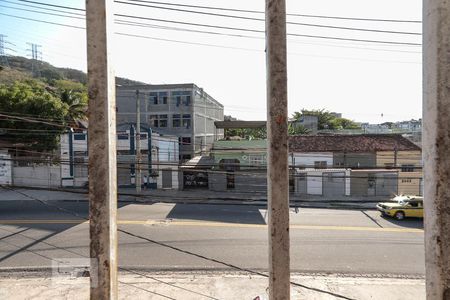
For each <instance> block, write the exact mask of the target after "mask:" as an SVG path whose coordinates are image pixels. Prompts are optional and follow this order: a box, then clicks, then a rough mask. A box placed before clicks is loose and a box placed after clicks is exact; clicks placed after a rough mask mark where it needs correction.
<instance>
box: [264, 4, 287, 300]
mask: <svg viewBox="0 0 450 300" xmlns="http://www.w3.org/2000/svg"><path fill="white" fill-rule="evenodd" d="M266 51H267V53H266V60H267V140H268V148H267V150H268V153H267V157H268V167H267V177H268V211H269V212H268V216H269V299H271V300H274V299H277V300H285V299H290V270H289V166H288V135H287V134H288V118H287V60H286V3H285V0H266Z"/></svg>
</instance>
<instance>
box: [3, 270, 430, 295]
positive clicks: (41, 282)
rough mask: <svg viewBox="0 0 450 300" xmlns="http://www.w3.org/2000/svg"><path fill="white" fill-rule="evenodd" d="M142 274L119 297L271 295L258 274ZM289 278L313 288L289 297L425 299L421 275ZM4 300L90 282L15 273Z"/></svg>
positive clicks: (76, 289) (84, 291)
mask: <svg viewBox="0 0 450 300" xmlns="http://www.w3.org/2000/svg"><path fill="white" fill-rule="evenodd" d="M143 275H145V276H140V275H134V274H131V275H130V274H129V273H127V274H119V281H120V284H119V299H133V300H136V299H183V300H188V299H192V300H194V299H195V300H197V299H230V300H231V299H232V300H235V299H238V300H246V299H248V300H253V299H255V298H256V297H257V296H259V297H260V299H268V296H267V284H268V282H267V278H263V277H260V276H254V275H244V274H238V273H211V272H204V273H198V272H196V273H145V274H143ZM3 276H4V275H3ZM14 276H16V277H14ZM291 280H292V281H293V282H296V283H299V284H301V285H304V286H307V287H308V288H313V289H314V290H311V289H308V288H302V287H294V286H292V289H291V295H292V296H291V299H307V300H315V299H317V300H323V299H359V300H364V299H383V300H384V299H390V300H396V299H404V300H410V299H415V300H420V299H425V285H424V280H423V279H400V278H367V277H340V276H336V275H328V276H324V275H294V274H293V275H292V277H291ZM333 294H334V295H333ZM339 295H340V296H342V297H339ZM0 299H33V300H34V299H36V300H38V299H52V300H57V299H68V300H70V299H76V300H82V299H89V280H88V278H85V277H84V278H83V277H79V278H56V279H55V278H51V276H47V277H42V276H41V277H17V275H14V274H11V277H7V278H5V277H3V278H1V280H0Z"/></svg>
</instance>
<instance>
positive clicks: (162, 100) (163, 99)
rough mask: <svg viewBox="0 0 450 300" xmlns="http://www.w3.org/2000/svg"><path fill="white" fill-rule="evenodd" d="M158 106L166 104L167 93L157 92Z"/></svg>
mask: <svg viewBox="0 0 450 300" xmlns="http://www.w3.org/2000/svg"><path fill="white" fill-rule="evenodd" d="M158 96H159V104H167V98H168V97H167V92H159V95H158Z"/></svg>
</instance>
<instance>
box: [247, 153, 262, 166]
mask: <svg viewBox="0 0 450 300" xmlns="http://www.w3.org/2000/svg"><path fill="white" fill-rule="evenodd" d="M248 162H249V164H250V165H262V164H264V163H265V162H266V158H265V156H264V155H249V156H248Z"/></svg>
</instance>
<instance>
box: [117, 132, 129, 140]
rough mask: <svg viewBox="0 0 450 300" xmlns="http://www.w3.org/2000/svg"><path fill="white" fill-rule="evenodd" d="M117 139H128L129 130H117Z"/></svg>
mask: <svg viewBox="0 0 450 300" xmlns="http://www.w3.org/2000/svg"><path fill="white" fill-rule="evenodd" d="M117 139H118V140H128V133H127V132H117Z"/></svg>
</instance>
